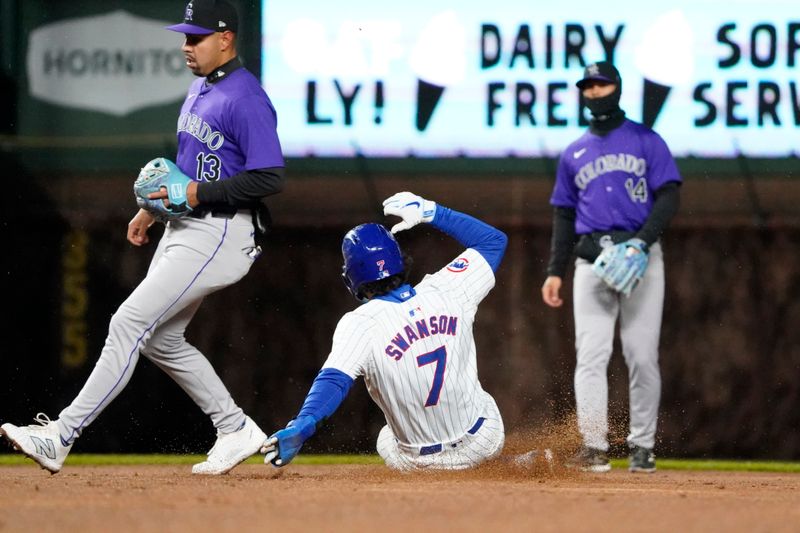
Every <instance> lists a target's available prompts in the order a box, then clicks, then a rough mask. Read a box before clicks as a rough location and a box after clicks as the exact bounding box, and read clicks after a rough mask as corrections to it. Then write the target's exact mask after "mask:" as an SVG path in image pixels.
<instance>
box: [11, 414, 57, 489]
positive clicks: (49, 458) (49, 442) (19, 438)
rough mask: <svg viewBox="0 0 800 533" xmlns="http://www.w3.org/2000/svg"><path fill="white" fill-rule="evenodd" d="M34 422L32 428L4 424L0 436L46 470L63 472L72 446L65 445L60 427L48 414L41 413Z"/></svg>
mask: <svg viewBox="0 0 800 533" xmlns="http://www.w3.org/2000/svg"><path fill="white" fill-rule="evenodd" d="M34 420H36V422H37V424H31V425H30V426H15V425H14V424H3V425H2V426H0V435H3V436H4V437H5V438H6V439H8V441H9V442H10V443H11V445H12V446H13V447H14V449H15V450H18V451H20V452H22V453H24V454H25V455H27V456H28V457H30V458H31V459H33V460H34V461H36V462H37V463H39V466H41V467H42V468H44V469H45V470H49V471H50V472H51V473H53V474H56V473H58V472H59V471H60V470H61V467H62V466H63V464H64V459H66V458H67V455H68V454H69V450H70V449H71V448H72V444H69V445H66V446H65V445H64V444H63V442H62V440H61V435H60V434H59V433H58V426H57V425H56V423H55V421H53V420H50V418H48V416H47V415H46V414H44V413H39V414H37V415H36V416H35V417H34Z"/></svg>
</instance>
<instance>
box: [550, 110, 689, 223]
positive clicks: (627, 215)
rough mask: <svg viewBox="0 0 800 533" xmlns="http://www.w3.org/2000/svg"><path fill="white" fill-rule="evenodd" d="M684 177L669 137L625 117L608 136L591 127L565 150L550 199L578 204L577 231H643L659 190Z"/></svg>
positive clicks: (555, 202) (558, 204)
mask: <svg viewBox="0 0 800 533" xmlns="http://www.w3.org/2000/svg"><path fill="white" fill-rule="evenodd" d="M680 181H681V176H680V174H679V173H678V168H677V166H676V165H675V161H674V160H673V159H672V154H670V152H669V148H667V145H666V143H665V142H664V140H663V139H662V138H661V137H660V136H659V135H658V134H657V133H656V132H654V131H653V130H651V129H650V128H648V127H646V126H643V125H642V124H639V123H637V122H633V121H631V120H627V119H626V120H625V121H624V122H623V123H622V125H621V126H620V127H618V128H615V129H613V130H612V131H610V132H609V133H608V134H607V135H605V136H599V135H596V134H594V133H591V132H590V131H587V132H586V133H585V134H584V135H583V136H582V137H581V138H580V139H578V140H577V141H575V142H573V143H572V144H570V145H569V146H568V147H567V148H566V150H565V151H564V152H563V153H562V154H561V159H560V160H559V163H558V173H557V175H556V185H555V188H554V189H553V195H552V196H551V197H550V203H551V204H552V205H554V206H556V207H573V208H575V212H576V217H575V233H577V234H584V233H591V232H594V231H610V230H622V231H638V230H639V228H641V227H642V226H643V225H644V223H645V221H646V220H647V217H648V215H649V214H650V211H651V209H652V208H653V192H654V191H656V190H658V189H659V188H661V187H662V186H663V185H665V184H666V183H669V182H680Z"/></svg>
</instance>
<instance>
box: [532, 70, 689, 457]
mask: <svg viewBox="0 0 800 533" xmlns="http://www.w3.org/2000/svg"><path fill="white" fill-rule="evenodd" d="M577 85H578V88H579V89H580V90H581V93H582V95H583V97H584V99H585V102H586V106H587V107H588V108H589V110H590V111H591V113H592V116H593V119H592V121H591V126H590V128H589V131H588V132H586V133H585V134H584V135H583V136H582V137H581V138H579V139H578V140H577V141H575V142H573V143H572V144H570V145H569V146H568V147H567V149H566V150H565V151H564V153H563V154H561V159H560V161H559V165H558V173H557V176H556V184H555V188H554V190H553V195H552V197H551V200H550V201H551V203H552V205H553V206H554V208H555V210H554V217H553V239H552V249H551V256H550V263H549V265H548V268H547V273H548V277H547V279H546V280H545V282H544V285H543V286H542V297H543V299H544V301H545V303H546V304H547V305H550V306H552V307H559V306H561V305H562V303H563V302H562V300H561V297H560V294H559V292H560V289H561V282H562V278H563V277H564V273H565V272H566V269H567V262H568V261H569V258H570V256H571V255H572V252H573V249H574V251H575V253H576V255H577V256H578V259H577V260H576V262H575V279H574V284H573V297H574V312H575V330H576V331H575V343H576V348H577V365H576V367H575V401H576V403H577V415H578V427H579V430H580V432H581V434H582V435H583V442H584V446H583V448H582V449H581V451H580V452H579V453H578V454H577V456H576V457H575V458H574V459H573V461H572V464H573V465H574V466H577V467H580V468H582V469H584V470H590V471H594V472H606V471H608V470H609V469H610V468H611V466H610V465H609V462H608V457H607V451H608V448H609V446H608V440H607V434H608V379H607V369H608V362H609V360H610V358H611V352H612V347H613V341H614V325H615V323H616V321H617V318H618V317H619V319H620V337H621V340H622V352H623V356H624V357H625V363H626V364H627V365H628V374H629V376H628V377H629V387H630V434H629V435H628V445H629V446H630V449H631V453H630V466H629V469H630V470H631V471H633V472H654V471H655V469H656V464H655V456H654V454H653V447H654V445H655V434H656V419H657V416H658V403H659V398H660V395H661V376H660V373H659V368H658V341H659V334H660V331H661V312H662V307H663V304H664V261H663V257H662V251H661V244H660V243H659V240H658V239H659V236H660V235H661V233H662V232H663V231H664V229H665V228H666V227H667V225H668V223H669V221H670V220H671V218H672V217H673V216H674V215H675V213H676V212H677V210H678V190H679V185H680V184H681V177H680V174H678V169H677V167H676V166H675V162H674V161H673V159H672V156H671V154H670V152H669V149H668V148H667V145H666V144H665V143H664V141H663V140H662V139H661V137H659V136H658V134H656V133H655V132H654V131H652V130H651V129H650V128H647V127H645V126H643V125H641V124H638V123H636V122H633V121H631V120H628V119H626V118H625V112H624V111H622V109H620V107H619V99H620V94H621V90H622V80H621V78H620V75H619V72H618V71H617V69H616V68H615V67H614V66H613V65H612V64H611V63H608V62H600V63H594V64H592V65H589V66H588V67H586V70H585V72H584V76H583V79H581V80H580V81H579V82H578V83H577ZM576 242H577V244H576Z"/></svg>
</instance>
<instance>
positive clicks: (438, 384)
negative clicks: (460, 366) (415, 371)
mask: <svg viewBox="0 0 800 533" xmlns="http://www.w3.org/2000/svg"><path fill="white" fill-rule="evenodd" d="M431 363H436V369H435V370H434V371H433V384H431V390H430V392H428V399H427V400H425V407H431V406H434V405H436V404H438V403H439V394H440V393H441V392H442V385H443V384H444V371H445V369H446V368H447V349H445V347H444V346H440V347H438V348H436V349H435V350H434V351H432V352H428V353H424V354H422V355H419V356H417V366H419V367H423V366H425V365H429V364H431Z"/></svg>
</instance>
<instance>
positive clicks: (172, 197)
mask: <svg viewBox="0 0 800 533" xmlns="http://www.w3.org/2000/svg"><path fill="white" fill-rule="evenodd" d="M191 181H192V180H191V179H190V178H189V176H187V175H186V174H184V173H183V172H181V171H180V169H179V168H178V167H177V166H175V163H173V162H172V161H170V160H169V159H166V158H164V157H157V158H155V159H153V160H152V161H150V162H149V163H147V164H146V165H145V166H144V168H142V170H141V171H140V172H139V177H137V178H136V181H135V182H134V184H133V194H134V195H135V196H136V203H137V205H138V206H139V207H141V208H142V209H146V210H147V211H149V212H150V213H151V214H152V215H153V216H155V217H156V219H157V220H160V221H162V222H166V221H168V220H173V219H176V218H180V217H183V216H186V215H188V214H189V213H191V212H192V208H191V207H189V201H188V199H187V198H186V188H187V187H188V186H189V183H191ZM161 189H165V190H166V191H167V196H168V200H169V205H165V202H164V199H163V198H148V197H147V195H149V194H151V193H154V192H158V191H160V190H161Z"/></svg>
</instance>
